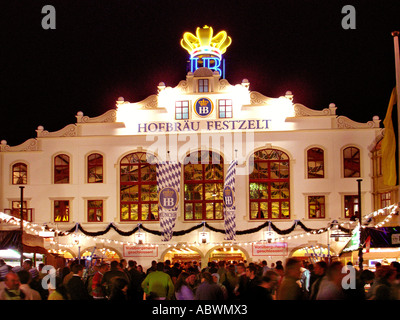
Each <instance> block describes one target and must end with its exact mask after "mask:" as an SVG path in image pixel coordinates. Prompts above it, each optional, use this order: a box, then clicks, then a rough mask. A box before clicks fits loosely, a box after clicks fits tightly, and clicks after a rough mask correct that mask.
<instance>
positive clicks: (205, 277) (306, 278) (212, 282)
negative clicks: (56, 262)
mask: <svg viewBox="0 0 400 320" xmlns="http://www.w3.org/2000/svg"><path fill="white" fill-rule="evenodd" d="M43 266H44V265H43V264H41V265H39V266H38V269H37V268H35V267H33V264H32V261H30V260H26V261H25V262H24V263H23V265H22V266H21V267H16V268H11V267H9V266H8V265H6V264H5V263H4V260H2V259H0V300H114V301H115V300H118V301H125V300H127V301H128V300H131V301H135V300H136V301H139V300H221V301H223V300H228V301H229V300H230V301H235V300H242V301H246V300H247V301H250V300H253V301H262V300H399V299H400V264H399V263H398V262H392V263H391V264H390V265H380V264H377V265H376V271H374V272H372V271H370V270H362V271H359V270H357V269H355V268H354V269H353V273H352V272H350V271H351V270H350V269H351V268H353V266H352V265H351V263H349V264H348V265H346V266H344V265H343V264H342V263H341V262H340V261H334V262H331V263H330V264H327V263H326V262H325V261H319V262H316V263H309V262H307V261H300V260H298V259H294V258H288V259H287V260H286V261H285V264H283V263H282V261H277V262H276V263H273V264H272V265H271V266H268V264H267V262H266V261H262V262H261V263H246V262H236V261H234V262H229V263H227V262H225V261H219V262H209V263H208V265H207V266H206V267H205V268H201V267H200V266H199V265H198V264H197V263H196V262H193V263H192V262H186V263H174V264H171V263H170V261H169V260H167V261H165V262H158V263H157V262H156V261H152V264H151V266H150V267H149V268H148V269H147V270H146V272H144V270H143V267H142V266H141V265H137V263H136V262H135V261H133V260H129V261H126V260H124V259H122V260H121V261H116V260H115V261H112V262H111V263H110V264H108V263H104V262H100V263H95V264H94V265H93V266H91V267H86V268H85V267H84V265H82V264H81V263H80V262H79V261H78V260H74V261H70V262H69V263H68V265H67V266H66V267H64V268H62V269H59V270H57V273H56V276H55V280H56V281H55V284H52V283H51V281H48V286H44V285H43V281H42V280H43V278H44V276H45V275H46V273H43V272H41V269H42V268H43ZM347 271H348V272H347ZM45 287H46V288H45Z"/></svg>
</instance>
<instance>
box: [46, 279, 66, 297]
mask: <svg viewBox="0 0 400 320" xmlns="http://www.w3.org/2000/svg"><path fill="white" fill-rule="evenodd" d="M68 299H69V297H68V293H67V289H66V288H65V286H64V285H63V281H62V277H56V287H55V288H54V290H52V291H51V292H50V294H49V297H48V298H47V300H68Z"/></svg>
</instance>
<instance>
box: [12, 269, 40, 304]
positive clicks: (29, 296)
mask: <svg viewBox="0 0 400 320" xmlns="http://www.w3.org/2000/svg"><path fill="white" fill-rule="evenodd" d="M17 275H18V278H19V282H20V286H19V288H20V290H21V291H23V292H24V294H25V300H42V297H41V296H40V294H39V292H38V291H36V290H34V289H32V288H31V287H30V286H29V284H30V282H31V281H32V274H31V273H30V272H29V271H26V270H24V269H23V270H20V271H18V272H17Z"/></svg>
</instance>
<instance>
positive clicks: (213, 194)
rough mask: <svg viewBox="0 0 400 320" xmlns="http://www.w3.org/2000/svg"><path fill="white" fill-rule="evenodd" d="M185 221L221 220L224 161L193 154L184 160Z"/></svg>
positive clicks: (209, 154)
mask: <svg viewBox="0 0 400 320" xmlns="http://www.w3.org/2000/svg"><path fill="white" fill-rule="evenodd" d="M184 184H185V186H184V189H185V205H184V207H185V208H184V215H185V220H222V219H223V218H224V214H223V206H222V192H223V188H224V160H223V158H222V157H221V156H220V155H219V154H218V153H215V152H212V151H204V150H203V151H195V152H192V153H190V154H189V155H188V156H187V157H186V158H185V160H184Z"/></svg>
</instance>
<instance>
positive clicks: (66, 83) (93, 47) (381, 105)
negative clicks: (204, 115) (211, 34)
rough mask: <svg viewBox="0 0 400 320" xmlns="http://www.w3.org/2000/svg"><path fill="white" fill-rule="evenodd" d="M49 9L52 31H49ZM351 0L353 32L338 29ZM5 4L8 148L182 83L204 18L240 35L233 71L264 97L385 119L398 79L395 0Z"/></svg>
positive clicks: (399, 6) (28, 0)
mask: <svg viewBox="0 0 400 320" xmlns="http://www.w3.org/2000/svg"><path fill="white" fill-rule="evenodd" d="M45 5H53V6H54V8H55V9H56V29H55V30H44V29H43V28H42V25H41V22H42V19H43V18H44V17H45V14H42V13H41V11H42V7H43V6H45ZM345 5H352V6H354V8H355V10H356V29H350V30H345V29H343V28H342V19H343V18H344V17H345V16H346V14H343V13H342V7H343V6H345ZM1 12H2V18H1V20H2V36H1V37H2V40H3V41H2V49H1V50H0V52H1V56H2V59H1V79H2V83H1V89H0V90H1V97H0V99H1V100H0V104H1V119H2V126H1V127H0V140H2V139H4V140H7V142H8V144H9V145H11V146H13V145H18V144H20V143H22V142H24V141H25V140H27V139H29V138H32V137H36V132H35V130H36V128H37V127H38V126H39V125H42V126H44V128H45V130H49V131H56V130H59V129H61V128H63V127H64V126H66V125H67V124H70V123H75V122H76V118H75V115H76V113H77V112H78V111H83V113H84V114H85V115H88V116H90V117H96V116H99V115H101V114H103V113H104V112H106V111H107V110H109V109H111V108H114V107H115V101H116V100H117V99H118V97H120V96H122V97H124V98H125V100H127V101H130V102H138V101H141V100H143V99H144V98H146V97H148V96H149V95H151V94H155V93H156V92H157V85H158V83H159V82H161V81H163V82H165V83H166V85H167V86H171V87H175V86H176V85H177V84H178V83H179V81H180V80H184V79H185V77H186V61H187V59H188V53H187V52H186V51H185V50H184V49H183V48H181V46H180V44H179V43H180V39H181V38H182V35H183V33H184V32H185V31H190V32H192V33H195V30H196V27H198V26H199V27H202V26H204V25H209V26H212V27H213V29H214V31H215V32H219V31H221V30H226V31H227V33H228V35H230V36H231V38H232V41H233V42H232V44H231V46H230V47H229V48H228V50H227V53H226V54H225V55H224V58H225V59H226V79H227V80H228V81H229V82H230V83H231V84H233V85H234V84H238V83H241V81H242V79H244V78H247V79H248V80H249V81H250V89H251V90H253V91H258V92H260V93H262V94H264V95H266V96H268V97H279V96H281V95H284V94H285V92H286V91H287V90H290V91H292V92H293V94H294V102H295V103H301V104H304V105H306V106H307V107H309V108H312V109H317V110H322V109H323V108H326V107H328V105H329V103H331V102H333V103H335V104H336V106H337V107H338V109H337V114H339V115H345V116H348V117H349V118H351V119H352V120H355V121H359V122H366V121H369V120H372V117H373V116H374V115H378V116H379V117H380V118H381V119H382V121H383V119H384V117H385V113H386V109H387V105H388V102H389V97H390V93H391V91H392V89H393V87H394V86H395V64H394V46H393V37H392V36H391V32H392V31H394V30H400V18H399V12H400V1H399V0H384V1H379V2H378V1H376V0H374V1H369V0H362V1H351V0H349V1H337V0H335V1H331V0H318V1H316V0H309V1H305V0H297V1H289V0H273V1H272V0H262V1H255V0H246V1H238V0H230V1H218V0H214V1H196V0H190V1H187V0H186V1H181V0H173V1H168V0H162V1H161V0H157V1H155V0H145V1H142V0H131V1H123V0H119V1H117V0H115V1H114V0H106V1H105V0H95V1H89V0H84V1H82V0H80V1H72V0H68V1H65V0H63V1H52V0H49V1H40V0H35V1H32V0H21V1H16V0H5V1H3V2H2V7H1ZM381 126H383V124H381Z"/></svg>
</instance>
